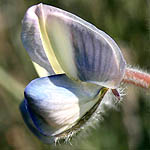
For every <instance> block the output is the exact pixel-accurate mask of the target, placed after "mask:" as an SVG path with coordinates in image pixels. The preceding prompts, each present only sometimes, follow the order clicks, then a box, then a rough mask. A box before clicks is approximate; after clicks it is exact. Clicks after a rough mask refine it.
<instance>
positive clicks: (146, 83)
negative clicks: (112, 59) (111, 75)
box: [123, 68, 150, 89]
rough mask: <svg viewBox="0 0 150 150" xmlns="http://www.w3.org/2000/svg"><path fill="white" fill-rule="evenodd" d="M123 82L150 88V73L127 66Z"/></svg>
mask: <svg viewBox="0 0 150 150" xmlns="http://www.w3.org/2000/svg"><path fill="white" fill-rule="evenodd" d="M123 82H125V83H129V84H134V85H136V86H139V87H143V88H146V89H148V88H150V74H148V73H145V72H143V71H139V70H137V69H133V68H126V71H125V75H124V78H123Z"/></svg>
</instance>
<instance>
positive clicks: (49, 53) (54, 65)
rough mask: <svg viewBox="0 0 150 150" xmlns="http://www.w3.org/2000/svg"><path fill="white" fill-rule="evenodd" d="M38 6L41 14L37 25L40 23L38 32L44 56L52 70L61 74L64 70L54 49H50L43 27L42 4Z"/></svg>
mask: <svg viewBox="0 0 150 150" xmlns="http://www.w3.org/2000/svg"><path fill="white" fill-rule="evenodd" d="M39 7H41V8H40V9H41V11H42V16H40V17H39V25H40V33H41V39H42V43H43V47H44V50H45V53H46V56H47V58H48V60H49V62H50V64H51V66H52V68H53V70H54V72H55V73H56V74H62V73H64V71H63V70H62V68H61V66H60V65H59V63H58V61H57V58H56V56H55V54H54V51H53V49H52V46H51V43H50V40H49V38H48V35H47V32H46V28H45V20H44V14H43V13H44V12H43V9H42V5H39Z"/></svg>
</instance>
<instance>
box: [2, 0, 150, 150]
mask: <svg viewBox="0 0 150 150" xmlns="http://www.w3.org/2000/svg"><path fill="white" fill-rule="evenodd" d="M40 2H42V3H45V4H49V5H53V6H56V7H59V8H62V9H64V10H67V11H70V12H72V13H74V14H76V15H78V16H80V17H82V18H83V19H85V20H87V21H88V22H91V23H92V24H94V25H95V26H97V27H98V28H99V29H101V30H103V31H105V32H106V33H107V34H109V35H110V36H111V37H113V38H114V39H115V41H116V42H117V43H118V45H119V46H120V48H121V50H122V51H123V54H124V57H125V58H126V60H127V62H128V63H129V64H131V65H133V66H136V67H140V68H143V69H145V70H147V71H149V72H150V59H149V58H150V34H149V33H150V32H149V30H150V6H149V5H150V2H149V0H147V1H146V0H41V1H39V0H24V1H23V0H0V149H1V150H46V149H48V150H60V149H61V150H62V149H68V150H69V149H70V150H72V149H75V150H127V149H130V150H134V149H136V150H148V149H150V94H149V91H144V90H143V89H138V88H135V87H132V86H129V87H128V89H127V96H126V97H125V98H124V102H123V105H122V107H121V109H120V111H114V110H110V112H109V113H108V114H107V115H106V116H104V118H105V120H104V121H103V123H101V124H100V125H99V126H98V127H97V128H96V129H92V130H91V132H90V134H89V136H88V137H87V138H83V137H82V136H80V138H79V139H77V140H73V142H72V144H73V146H71V145H66V144H64V145H61V146H60V145H59V146H57V147H55V146H51V145H44V144H42V143H41V142H40V141H39V140H38V139H36V137H34V136H33V135H32V133H31V132H30V131H29V130H28V129H27V127H26V126H25V124H24V122H23V120H22V118H21V115H20V112H19V109H18V106H19V103H20V101H21V100H22V99H23V89H24V87H25V86H26V85H27V84H28V83H29V82H30V81H31V80H32V79H34V78H36V77H37V74H36V72H35V70H34V68H33V65H32V63H31V60H30V58H29V57H28V55H27V53H26V51H25V49H24V48H23V46H22V43H21V40H20V32H21V20H22V18H23V16H24V13H25V11H26V10H27V8H29V7H30V6H31V5H34V4H37V3H40Z"/></svg>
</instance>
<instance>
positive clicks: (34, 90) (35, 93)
mask: <svg viewBox="0 0 150 150" xmlns="http://www.w3.org/2000/svg"><path fill="white" fill-rule="evenodd" d="M101 89H103V87H102V86H97V85H94V84H90V83H82V84H81V83H78V82H75V81H72V80H71V79H69V78H68V77H67V76H66V75H55V76H51V77H44V78H39V79H35V80H33V81H32V82H31V83H30V84H29V85H28V86H27V87H26V89H25V99H26V103H27V106H28V111H29V113H30V115H31V118H32V120H33V122H34V124H35V126H36V127H37V129H38V130H39V132H41V133H42V134H43V135H45V136H56V135H58V134H60V133H62V132H64V131H66V130H68V129H70V128H71V127H73V126H74V125H76V124H77V122H78V121H79V120H80V119H81V118H82V117H83V116H84V115H85V114H86V113H87V112H88V111H89V110H90V109H91V108H92V107H93V106H94V105H95V104H96V103H97V102H98V100H99V99H100V96H101V95H100V94H101V93H100V92H101Z"/></svg>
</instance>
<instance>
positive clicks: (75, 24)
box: [22, 4, 126, 88]
mask: <svg viewBox="0 0 150 150" xmlns="http://www.w3.org/2000/svg"><path fill="white" fill-rule="evenodd" d="M32 13H33V14H34V15H35V16H31V14H32ZM30 20H34V21H30ZM35 20H36V21H35ZM35 23H36V24H35ZM24 24H25V25H24ZM26 24H27V25H26ZM23 25H24V26H25V27H24V28H23V30H24V31H23V34H22V35H23V36H22V37H24V35H26V36H25V37H26V38H22V39H23V41H24V43H25V44H24V45H25V46H26V47H27V49H28V47H31V46H30V44H29V46H28V44H26V43H28V34H29V33H30V32H31V31H30V32H28V30H29V26H34V29H35V31H37V32H36V33H38V35H39V36H37V35H35V34H32V35H33V36H31V37H32V38H31V37H29V39H35V40H33V41H34V42H35V47H36V46H37V43H40V42H39V40H41V39H42V40H41V41H42V42H43V43H44V44H43V43H40V46H41V47H40V49H39V52H43V53H44V51H45V53H46V55H47V58H48V60H49V61H50V64H51V70H54V72H56V73H59V72H60V73H61V72H63V71H62V70H64V71H65V73H66V74H67V75H68V76H69V77H70V78H72V79H74V80H80V81H86V82H92V83H96V84H99V85H103V86H106V87H109V88H116V87H117V86H118V85H119V83H120V81H121V80H122V78H123V75H124V70H125V66H126V63H125V60H124V58H123V56H122V53H121V51H120V49H119V47H118V46H117V44H116V43H115V42H114V40H113V39H112V38H111V37H109V36H108V35H107V34H106V33H104V32H103V31H101V30H99V29H97V28H96V27H95V26H93V25H92V24H90V23H88V22H86V21H84V20H82V19H80V18H79V17H77V16H75V15H73V14H71V13H69V12H66V11H63V10H61V9H58V8H55V7H52V6H48V5H43V4H39V5H35V6H33V7H31V8H30V9H29V10H28V11H27V13H26V16H25V19H24V21H23ZM26 30H27V31H26ZM29 35H30V34H29ZM36 37H39V40H36ZM37 39H38V38H37ZM45 43H46V44H45ZM42 44H43V45H44V47H42ZM45 45H46V46H45ZM37 47H39V46H37ZM32 49H34V47H33V48H32ZM33 52H34V50H33ZM33 52H31V53H33ZM44 56H45V55H44ZM53 56H54V57H53ZM55 56H56V57H55ZM33 57H34V53H33ZM37 59H38V58H37ZM53 60H54V61H53ZM35 61H38V60H35ZM46 62H47V60H46ZM55 62H57V63H55ZM40 63H41V62H40ZM40 63H39V64H40ZM54 64H60V66H61V67H60V66H59V65H58V66H59V67H55V65H54ZM44 67H45V66H44ZM45 68H47V70H48V68H49V66H46V67H45ZM56 68H58V70H59V71H58V72H57V71H56V70H57V69H56ZM61 69H62V70H61Z"/></svg>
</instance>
